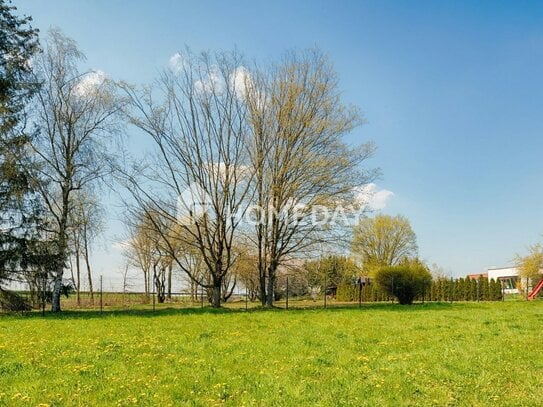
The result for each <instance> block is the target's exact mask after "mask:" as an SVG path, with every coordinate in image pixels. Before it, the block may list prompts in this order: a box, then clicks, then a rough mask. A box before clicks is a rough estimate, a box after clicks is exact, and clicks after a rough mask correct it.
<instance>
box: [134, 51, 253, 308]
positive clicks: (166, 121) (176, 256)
mask: <svg viewBox="0 0 543 407" xmlns="http://www.w3.org/2000/svg"><path fill="white" fill-rule="evenodd" d="M180 59H181V60H182V62H181V63H179V65H178V66H177V67H176V69H174V70H170V71H167V72H164V73H163V75H162V76H161V77H160V79H159V80H158V85H157V86H156V87H155V88H154V89H153V90H143V91H137V90H134V89H133V88H130V87H128V86H125V90H126V92H127V94H128V96H129V98H130V100H131V101H132V106H133V112H132V113H130V121H131V122H132V124H134V125H135V126H136V127H138V128H139V129H141V130H142V131H143V132H145V133H146V134H147V135H148V136H150V138H151V140H153V142H154V145H155V147H156V154H155V156H154V160H153V161H152V163H151V165H150V166H147V167H143V168H135V170H134V171H133V172H132V173H128V171H127V172H126V173H125V175H126V177H125V179H126V181H127V184H128V185H127V186H128V187H129V190H130V191H131V192H132V195H133V198H134V201H135V202H136V206H137V208H136V210H139V211H143V212H147V213H148V214H151V213H153V212H156V213H159V214H160V216H150V217H149V218H150V219H151V220H152V221H151V226H152V228H153V229H154V231H155V232H156V233H157V234H158V235H159V236H161V240H162V246H163V247H164V248H165V249H166V250H167V252H168V255H169V256H170V257H171V259H172V260H173V261H174V263H175V264H176V267H179V268H180V269H181V270H182V271H184V272H185V273H186V274H187V275H188V276H189V277H190V278H191V279H192V280H194V281H197V280H198V276H196V275H194V274H193V271H194V270H193V268H192V267H191V265H192V264H193V263H194V261H193V260H192V257H193V254H194V253H197V255H198V256H201V259H202V260H203V262H204V264H205V266H206V269H207V272H208V275H209V280H208V281H207V282H202V281H200V283H201V284H202V285H203V286H204V287H205V288H207V289H209V290H210V291H211V292H212V304H213V306H214V307H219V306H220V304H221V299H222V295H221V292H222V286H223V280H224V278H225V276H226V275H227V274H228V272H229V271H230V269H231V267H232V264H233V263H234V261H235V256H234V252H233V250H232V247H233V244H234V243H233V240H234V235H235V231H236V229H237V228H238V226H239V218H238V217H236V214H239V213H241V212H243V211H244V210H245V208H246V205H247V195H248V192H249V182H250V177H251V174H250V170H249V167H248V164H250V162H249V157H248V153H247V142H246V138H247V136H248V131H249V129H248V126H247V120H246V104H245V103H244V101H243V100H242V98H241V97H240V94H239V92H238V90H239V88H240V86H239V85H241V84H242V79H240V77H241V76H242V75H241V74H240V72H242V71H241V70H240V69H241V68H240V67H241V62H242V60H241V58H240V57H239V55H237V54H236V53H232V54H213V55H211V54H201V55H198V56H195V55H193V54H191V53H190V52H186V53H184V54H183V56H182V57H181V58H180ZM136 174H139V177H138V176H136ZM174 243H175V244H174ZM179 247H182V248H183V250H181V251H180V250H179ZM189 248H190V249H192V250H187V249H189Z"/></svg>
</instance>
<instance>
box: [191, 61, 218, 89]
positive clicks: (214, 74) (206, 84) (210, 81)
mask: <svg viewBox="0 0 543 407" xmlns="http://www.w3.org/2000/svg"><path fill="white" fill-rule="evenodd" d="M194 89H195V90H196V92H198V93H215V94H220V93H221V92H222V91H223V90H224V83H223V81H222V78H221V75H220V73H219V70H218V69H217V68H216V67H215V68H211V69H210V70H209V73H208V74H207V76H206V77H205V78H202V79H200V80H197V81H196V82H195V83H194Z"/></svg>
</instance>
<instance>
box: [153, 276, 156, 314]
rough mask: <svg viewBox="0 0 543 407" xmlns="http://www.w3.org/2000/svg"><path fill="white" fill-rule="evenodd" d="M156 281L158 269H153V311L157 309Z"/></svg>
mask: <svg viewBox="0 0 543 407" xmlns="http://www.w3.org/2000/svg"><path fill="white" fill-rule="evenodd" d="M155 281H156V271H153V311H154V310H155V308H156V305H155V288H156V287H155Z"/></svg>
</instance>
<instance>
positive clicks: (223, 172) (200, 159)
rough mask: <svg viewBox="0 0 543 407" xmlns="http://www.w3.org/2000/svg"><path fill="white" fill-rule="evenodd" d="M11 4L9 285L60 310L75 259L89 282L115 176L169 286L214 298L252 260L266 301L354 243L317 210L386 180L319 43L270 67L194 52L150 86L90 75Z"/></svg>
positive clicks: (56, 34)
mask: <svg viewBox="0 0 543 407" xmlns="http://www.w3.org/2000/svg"><path fill="white" fill-rule="evenodd" d="M0 11H1V14H0V17H1V19H2V28H1V30H2V32H1V35H2V39H3V41H2V46H3V47H5V49H3V52H2V57H1V66H2V71H1V76H2V78H1V84H2V88H1V92H2V95H1V103H2V111H1V112H2V131H1V137H2V146H1V147H2V150H1V154H2V158H3V160H2V179H1V185H2V205H3V207H2V215H3V218H2V224H3V228H2V236H1V238H2V241H1V242H0V247H1V248H2V253H1V258H0V260H1V265H0V269H1V273H2V274H1V276H0V278H1V279H2V281H4V282H9V281H10V280H15V279H22V280H23V281H26V282H27V283H28V284H29V287H31V290H32V291H34V292H35V293H36V294H39V293H41V295H47V296H48V298H47V300H48V301H50V302H51V307H52V310H53V311H55V312H58V311H60V309H61V303H60V297H61V294H62V292H64V291H66V288H67V287H66V278H65V277H66V272H67V270H70V276H71V285H73V286H75V287H74V288H75V290H76V291H77V292H79V291H80V287H81V283H82V280H83V279H84V278H86V279H87V281H88V286H89V288H90V290H91V293H92V290H93V286H94V285H93V281H92V271H91V265H90V256H89V251H90V248H91V244H92V240H93V238H95V237H96V236H97V234H99V233H100V231H101V229H102V224H103V219H104V217H103V212H104V208H103V206H102V205H103V203H102V202H101V200H100V199H99V198H98V197H99V195H100V194H101V193H102V192H103V191H104V189H105V188H107V187H108V186H111V185H117V187H116V189H118V186H119V185H121V186H124V187H125V188H126V189H125V194H124V196H125V197H126V196H127V195H128V196H129V197H128V198H126V202H125V204H126V219H127V220H126V225H127V229H128V232H129V236H128V239H127V247H128V249H127V250H128V252H129V253H130V255H129V257H130V259H131V261H132V263H135V264H137V265H138V266H139V267H140V268H141V269H142V270H143V271H144V275H145V281H146V289H147V290H149V287H150V285H151V283H152V284H153V285H154V286H156V287H157V288H158V289H159V291H160V292H161V294H163V293H164V291H166V290H167V288H165V287H167V286H169V287H170V290H171V278H172V273H173V272H174V271H180V272H182V273H183V274H184V275H185V276H187V277H188V279H189V280H190V282H191V284H194V285H195V286H197V287H202V288H204V289H206V290H208V291H209V293H210V301H211V303H212V304H213V306H216V307H218V306H220V304H221V302H222V301H224V300H225V299H227V297H228V295H229V292H230V293H231V290H232V284H233V283H234V281H235V279H236V278H237V277H236V274H234V273H233V270H234V268H236V267H237V268H240V269H241V268H243V264H244V263H245V264H247V263H248V262H249V261H250V262H252V261H253V260H254V267H255V270H256V271H257V279H256V287H257V296H258V298H259V299H260V300H261V302H262V305H263V306H268V307H270V306H272V305H273V301H274V298H275V293H274V292H275V289H276V287H277V278H278V277H277V275H278V270H279V269H280V268H281V267H282V266H284V265H285V264H286V263H288V262H291V261H293V259H296V258H298V257H300V256H302V255H304V256H308V255H310V253H315V252H317V251H318V250H320V249H317V247H318V246H319V247H322V246H323V245H326V244H329V243H330V241H331V239H334V238H335V239H336V242H337V243H339V242H340V241H346V240H345V239H344V235H346V234H347V233H348V231H346V230H345V229H344V228H342V227H341V226H338V227H334V228H330V227H329V225H326V224H324V223H319V222H313V221H312V219H311V217H312V216H313V215H314V213H315V210H316V209H319V208H320V209H322V208H329V209H331V210H332V209H334V208H335V207H338V206H340V205H345V206H347V205H351V206H352V204H353V203H354V202H355V201H356V199H355V198H356V187H360V186H363V185H365V184H367V183H368V182H370V181H371V180H373V178H374V177H375V175H376V172H375V171H374V170H372V169H368V168H366V167H365V162H366V161H367V160H368V159H369V158H370V157H371V156H372V155H373V152H374V149H375V147H374V145H373V144H372V143H369V142H368V143H362V144H360V145H358V146H351V145H348V144H347V143H345V142H344V140H343V136H344V135H345V134H347V133H349V132H351V131H352V130H353V129H355V128H356V127H358V126H359V125H360V124H362V122H363V118H362V115H361V113H360V111H359V110H358V109H357V108H356V107H354V106H350V105H348V104H345V103H344V102H343V101H342V97H341V91H340V88H339V82H338V78H337V75H336V73H335V71H334V68H333V66H332V64H331V62H330V61H329V60H328V58H327V57H326V56H325V55H324V54H323V53H322V52H320V51H319V50H305V51H299V52H291V53H286V54H285V55H284V57H283V58H282V59H280V60H277V61H275V62H273V63H272V64H256V63H248V62H247V60H246V59H245V58H244V57H243V56H242V55H240V54H239V53H238V52H237V51H233V52H217V53H200V54H194V53H192V52H191V51H189V50H185V51H183V52H180V53H179V54H178V55H177V57H176V61H177V63H176V64H174V65H172V66H170V67H169V68H168V69H165V70H164V71H163V72H162V73H161V74H160V75H159V77H158V78H157V79H156V80H155V81H154V83H153V84H152V85H149V86H142V87H138V86H133V85H131V84H127V83H125V82H122V81H114V80H112V79H111V78H110V77H109V76H108V75H107V74H105V73H103V72H100V71H87V70H84V69H83V68H82V67H83V65H84V62H85V55H84V54H83V53H82V51H81V50H80V49H79V48H78V46H77V43H76V42H75V41H74V40H72V39H71V38H69V37H67V36H66V35H64V34H63V33H62V32H60V30H58V29H52V30H50V31H49V32H48V33H47V35H46V36H45V37H44V39H43V40H42V44H41V45H40V43H39V42H38V31H37V30H36V29H34V28H32V26H31V18H29V17H22V18H19V17H17V16H16V15H15V11H16V10H15V8H14V7H12V6H10V5H9V4H8V3H7V2H5V1H2V2H1V3H0ZM128 129H136V130H137V131H139V132H140V133H141V134H143V135H144V136H145V137H146V138H147V139H148V140H149V141H150V142H151V143H152V145H153V146H154V151H153V152H152V153H151V154H149V156H147V157H145V158H143V159H142V158H141V157H127V155H126V154H125V153H126V151H125V150H124V149H123V147H122V145H123V144H122V143H123V139H124V138H125V135H126V133H127V131H128ZM132 131H134V130H132ZM187 193H188V195H187ZM202 200H205V202H201V201H202ZM199 204H203V205H205V208H204V209H205V210H201V209H202V208H201V207H197V206H198V205H199ZM200 206H201V205H200ZM349 215H353V213H349ZM248 218H251V219H252V220H253V222H247V221H246V219H248ZM243 219H245V220H243ZM4 226H5V227H4ZM342 239H343V240H342ZM248 259H250V260H248ZM151 280H152V281H151Z"/></svg>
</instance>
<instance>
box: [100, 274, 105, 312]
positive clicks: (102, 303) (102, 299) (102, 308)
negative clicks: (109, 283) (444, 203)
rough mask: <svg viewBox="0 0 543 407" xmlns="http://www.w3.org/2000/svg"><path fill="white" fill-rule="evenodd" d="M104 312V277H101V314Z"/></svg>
mask: <svg viewBox="0 0 543 407" xmlns="http://www.w3.org/2000/svg"><path fill="white" fill-rule="evenodd" d="M103 312H104V285H103V276H102V275H100V314H102V313H103Z"/></svg>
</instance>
